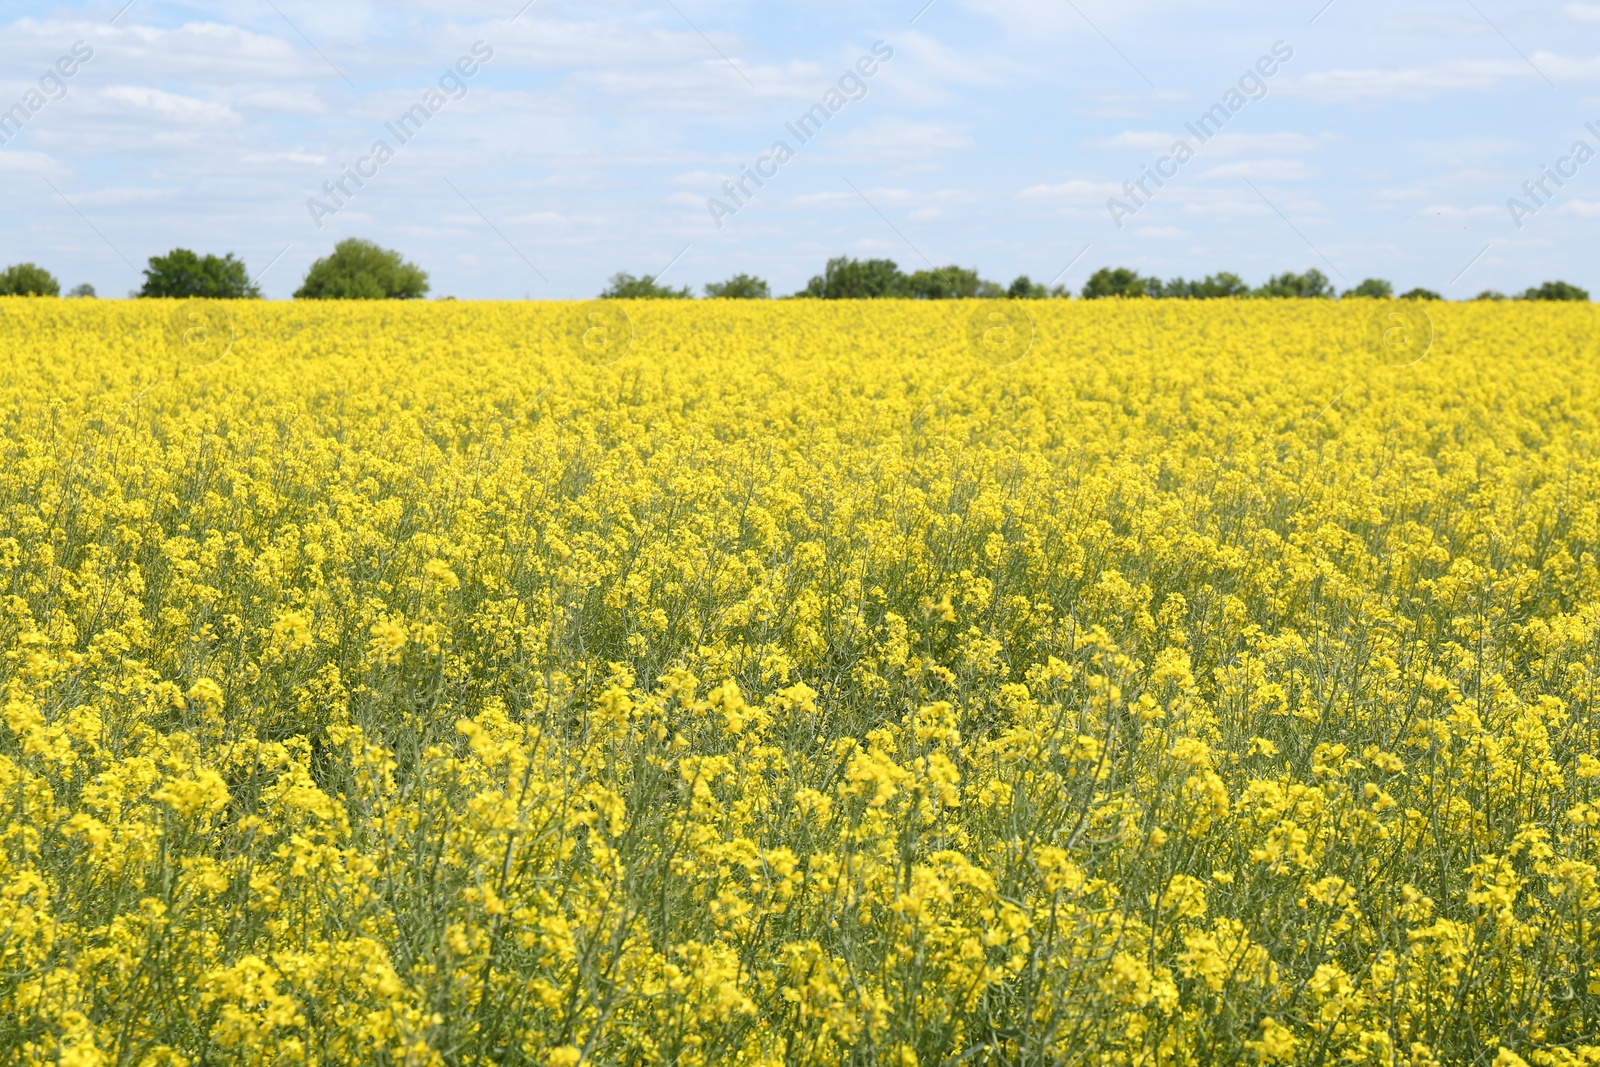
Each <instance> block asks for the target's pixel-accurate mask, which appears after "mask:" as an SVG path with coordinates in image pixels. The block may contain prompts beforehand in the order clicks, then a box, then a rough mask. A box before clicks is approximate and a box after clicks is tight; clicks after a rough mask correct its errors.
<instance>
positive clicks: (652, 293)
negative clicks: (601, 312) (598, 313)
mask: <svg viewBox="0 0 1600 1067" xmlns="http://www.w3.org/2000/svg"><path fill="white" fill-rule="evenodd" d="M600 299H601V300H692V299H694V293H692V292H691V291H690V290H689V287H688V286H684V287H683V288H682V289H674V288H672V287H671V286H667V285H658V284H657V283H656V280H655V279H654V278H652V277H651V276H650V275H648V274H644V275H640V276H639V277H637V278H635V277H634V276H633V275H631V274H628V273H626V272H623V271H618V272H617V273H616V274H613V275H612V276H611V284H610V285H608V286H606V287H605V289H604V290H602V291H601V293H600Z"/></svg>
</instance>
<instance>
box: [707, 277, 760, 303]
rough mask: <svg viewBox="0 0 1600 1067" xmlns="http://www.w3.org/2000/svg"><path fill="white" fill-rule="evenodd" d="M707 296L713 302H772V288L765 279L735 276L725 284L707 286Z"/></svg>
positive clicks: (712, 283)
mask: <svg viewBox="0 0 1600 1067" xmlns="http://www.w3.org/2000/svg"><path fill="white" fill-rule="evenodd" d="M706 296H709V297H711V298H712V299H713V300H771V299H772V287H771V286H769V285H768V284H767V283H766V279H764V278H757V277H754V276H753V275H749V274H735V275H734V276H733V277H731V278H729V279H728V280H727V281H725V282H711V283H710V284H709V285H707V286H706Z"/></svg>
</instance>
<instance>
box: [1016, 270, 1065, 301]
mask: <svg viewBox="0 0 1600 1067" xmlns="http://www.w3.org/2000/svg"><path fill="white" fill-rule="evenodd" d="M1065 294H1066V290H1065V289H1063V288H1062V287H1061V286H1059V285H1058V286H1056V287H1055V289H1054V290H1052V289H1048V288H1046V287H1045V286H1043V285H1041V284H1039V283H1038V282H1036V281H1034V280H1033V279H1032V278H1030V277H1028V276H1027V275H1026V274H1019V275H1018V276H1017V280H1016V281H1014V282H1012V283H1011V285H1010V286H1009V287H1008V288H1007V289H1006V295H1007V296H1009V297H1010V298H1011V299H1013V300H1045V299H1047V298H1049V297H1052V296H1064V295H1065Z"/></svg>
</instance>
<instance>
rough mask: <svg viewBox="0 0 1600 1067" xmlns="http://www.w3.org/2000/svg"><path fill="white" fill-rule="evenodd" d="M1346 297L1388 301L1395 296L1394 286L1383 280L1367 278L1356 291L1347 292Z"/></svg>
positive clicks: (1349, 290)
mask: <svg viewBox="0 0 1600 1067" xmlns="http://www.w3.org/2000/svg"><path fill="white" fill-rule="evenodd" d="M1344 295H1345V296H1365V297H1372V298H1374V299H1379V300H1386V299H1388V298H1389V297H1391V296H1394V286H1393V285H1391V284H1389V283H1388V282H1386V281H1384V280H1383V279H1382V278H1366V279H1364V280H1363V281H1362V282H1361V284H1360V285H1358V286H1356V287H1355V288H1354V289H1347V290H1345V294H1344Z"/></svg>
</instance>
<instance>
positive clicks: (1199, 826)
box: [0, 299, 1600, 1067]
mask: <svg viewBox="0 0 1600 1067" xmlns="http://www.w3.org/2000/svg"><path fill="white" fill-rule="evenodd" d="M1031 310H1032V314H1033V315H1034V318H1035V322H1034V326H1035V336H1034V343H1033V347H1032V350H1031V352H1030V353H1029V355H1028V357H1027V358H1026V359H1023V360H1022V361H1020V362H1018V363H1016V364H1014V365H1012V366H1009V367H1004V368H995V367H992V366H990V365H988V364H987V363H985V362H983V361H982V360H981V359H979V358H976V357H975V355H974V354H973V353H972V352H971V350H970V349H969V348H968V347H967V331H966V326H965V317H966V316H967V315H968V314H970V307H968V306H964V305H962V304H961V303H960V302H948V303H944V302H934V303H913V302H898V301H882V302H874V303H873V304H871V305H870V306H865V305H861V304H855V303H850V302H840V303H817V302H792V303H791V302H785V303H782V304H776V305H766V306H757V305H756V304H755V303H754V302H741V301H724V302H720V303H717V304H715V306H713V305H710V304H707V305H696V306H676V302H673V301H659V302H641V303H640V304H636V305H631V306H628V308H627V311H628V314H630V315H631V316H632V318H633V322H634V327H635V331H634V337H635V340H634V344H633V347H632V349H631V351H630V352H629V354H628V355H627V357H626V358H625V359H623V360H621V361H620V362H618V363H616V364H615V365H613V366H608V367H595V366H592V365H590V364H589V363H586V362H584V361H583V360H582V359H580V358H578V357H577V355H575V354H574V352H573V349H572V346H571V344H570V338H569V337H568V336H567V335H566V332H565V330H566V327H565V326H564V323H566V322H567V321H568V320H569V319H570V317H571V316H570V309H569V308H565V307H562V306H559V305H536V304H522V305H467V304H435V305H428V306H424V305H406V306H397V305H395V304H341V303H327V304H319V305H316V306H309V305H293V306H279V305H269V304H255V305H248V304H247V302H245V303H241V304H240V305H239V306H238V308H237V310H236V311H235V312H234V316H235V324H234V325H235V336H236V342H235V344H234V346H233V349H232V350H231V352H230V353H229V355H228V357H227V358H226V359H223V360H221V361H220V362H217V363H215V364H213V365H210V366H205V367H197V366H194V365H193V364H192V363H190V362H185V361H183V360H182V359H181V358H179V354H177V353H175V352H174V351H173V350H172V349H171V348H170V347H169V340H168V337H167V332H166V331H165V329H164V322H165V317H166V316H168V315H170V314H171V309H170V307H163V306H162V304H161V303H160V302H157V301H148V302H126V303H124V302H105V303H98V304H97V303H95V302H91V301H70V302H66V303H61V302H55V301H31V302H28V301H21V300H10V299H6V300H0V363H3V365H4V367H5V374H4V375H3V376H0V712H3V714H0V1058H3V1059H4V1061H5V1062H7V1063H18V1064H45V1063H50V1064H62V1065H72V1067H92V1065H102V1064H103V1065H110V1064H127V1065H131V1067H180V1065H199V1064H202V1063H216V1064H221V1063H226V1064H241V1065H246V1064H247V1065H258V1064H259V1065H267V1064H272V1065H279V1064H330V1065H345V1064H390V1065H396V1067H399V1065H406V1067H423V1065H445V1064H450V1065H454V1064H490V1063H493V1064H519V1063H520V1064H549V1065H564V1067H574V1065H578V1064H587V1063H595V1064H610V1063H675V1064H681V1065H685V1067H693V1065H711V1064H748V1065H755V1064H780V1063H781V1064H838V1063H850V1064H863V1065H865V1064H895V1065H907V1067H909V1065H915V1064H925V1065H932V1064H943V1063H962V1064H973V1065H986V1064H991V1065H1000V1064H1022V1063H1028V1064H1041V1063H1081V1064H1092V1065H1105V1067H1111V1065H1134V1064H1158V1063H1159V1064H1187V1063H1194V1064H1201V1063H1264V1064H1276V1063H1327V1064H1333V1063H1346V1064H1374V1065H1376V1064H1383V1065H1388V1067H1396V1065H1410V1067H1431V1065H1435V1064H1440V1065H1442V1064H1457V1063H1483V1064H1488V1063H1494V1064H1497V1065H1502V1067H1515V1065H1518V1064H1531V1065H1538V1067H1575V1065H1581V1064H1590V1065H1593V1064H1600V923H1597V922H1596V916H1597V915H1600V758H1597V757H1600V707H1597V703H1596V701H1597V696H1600V692H1597V685H1600V678H1597V669H1600V503H1597V502H1600V405H1597V403H1596V396H1597V395H1600V383H1597V380H1596V377H1595V364H1594V340H1593V338H1594V336H1595V331H1596V327H1597V325H1600V323H1597V322H1596V319H1595V313H1594V312H1593V310H1592V309H1591V308H1590V307H1589V306H1587V305H1583V306H1564V305H1563V306H1536V305H1516V306H1509V305H1493V304H1488V303H1485V304H1475V305H1442V306H1440V307H1438V308H1437V309H1436V310H1434V309H1430V313H1431V314H1432V315H1433V318H1434V324H1435V328H1436V334H1435V340H1434V344H1433V348H1432V351H1431V353H1430V354H1429V356H1428V358H1427V359H1426V360H1424V361H1422V362H1421V363H1418V364H1416V365H1414V366H1408V367H1404V368H1397V367H1392V366H1388V365H1386V364H1385V363H1384V361H1383V360H1382V359H1380V358H1379V354H1378V353H1374V352H1372V351H1371V350H1369V349H1368V348H1367V347H1366V321H1365V318H1366V315H1367V314H1368V313H1370V308H1363V307H1362V306H1361V305H1360V303H1359V302H1348V303H1347V302H1340V303H1337V304H1336V303H1332V302H1291V301H1284V302H1274V301H1261V302H1246V303H1235V302H1230V301H1211V302H1208V301H1195V302H1185V303H1182V304H1177V303H1173V304H1171V305H1170V306H1161V307H1159V308H1157V307H1155V306H1154V305H1151V304H1149V303H1148V302H1118V301H1097V302H1093V303H1090V304H1072V303H1068V302H1064V301H1063V302H1051V303H1049V304H1048V305H1046V304H1042V303H1041V304H1039V305H1038V306H1037V308H1036V309H1031ZM1330 400H1333V401H1334V402H1333V403H1331V404H1330Z"/></svg>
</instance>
